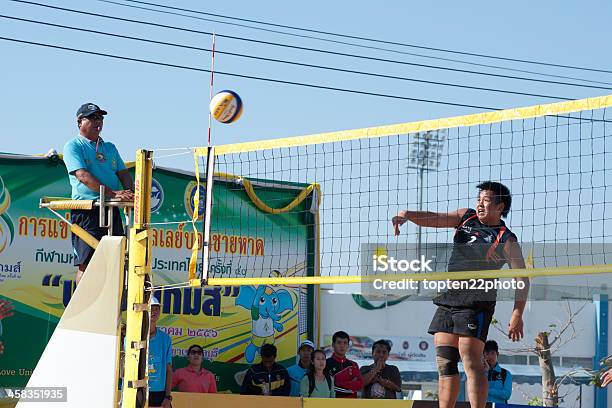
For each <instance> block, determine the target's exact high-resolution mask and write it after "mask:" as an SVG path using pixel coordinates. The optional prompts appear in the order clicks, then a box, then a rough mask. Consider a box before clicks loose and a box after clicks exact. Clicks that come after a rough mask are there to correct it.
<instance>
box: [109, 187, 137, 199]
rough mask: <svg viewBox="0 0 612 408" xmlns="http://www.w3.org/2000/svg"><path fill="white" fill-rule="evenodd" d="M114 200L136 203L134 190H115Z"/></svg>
mask: <svg viewBox="0 0 612 408" xmlns="http://www.w3.org/2000/svg"><path fill="white" fill-rule="evenodd" d="M112 198H118V199H120V200H121V201H134V193H133V192H132V190H114V191H113V195H112Z"/></svg>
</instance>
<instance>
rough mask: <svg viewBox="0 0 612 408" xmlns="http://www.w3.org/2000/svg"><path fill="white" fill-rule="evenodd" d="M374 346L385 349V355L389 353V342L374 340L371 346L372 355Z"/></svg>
mask: <svg viewBox="0 0 612 408" xmlns="http://www.w3.org/2000/svg"><path fill="white" fill-rule="evenodd" d="M376 346H383V347H386V348H387V353H390V352H391V342H390V341H389V340H382V339H381V340H376V341H375V342H374V344H372V353H374V349H375V348H376Z"/></svg>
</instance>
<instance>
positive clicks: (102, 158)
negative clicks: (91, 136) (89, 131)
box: [96, 136, 106, 162]
mask: <svg viewBox="0 0 612 408" xmlns="http://www.w3.org/2000/svg"><path fill="white" fill-rule="evenodd" d="M100 142H102V144H104V140H102V138H101V137H100V136H98V140H96V160H98V161H99V162H104V161H106V157H105V156H104V153H102V152H99V151H98V148H99V147H100Z"/></svg>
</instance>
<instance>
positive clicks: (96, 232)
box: [64, 103, 134, 284]
mask: <svg viewBox="0 0 612 408" xmlns="http://www.w3.org/2000/svg"><path fill="white" fill-rule="evenodd" d="M106 114H107V112H106V111H105V110H102V109H100V107H99V106H98V105H96V104H93V103H86V104H84V105H82V106H81V107H80V108H79V110H78V111H77V126H78V127H79V135H78V136H77V137H74V138H72V139H70V140H69V141H68V142H67V143H66V145H65V146H64V163H65V164H66V170H68V178H69V179H70V185H71V186H72V199H73V200H98V199H99V198H100V186H101V185H104V186H105V187H106V195H107V198H116V199H120V200H124V201H132V200H134V193H133V192H134V181H133V180H132V176H130V174H129V172H128V170H127V169H126V167H125V164H124V163H123V160H122V159H121V156H120V155H119V152H118V151H117V148H116V147H115V145H114V144H112V143H110V142H106V141H104V140H102V138H101V137H100V133H101V132H102V127H103V125H104V115H106ZM70 218H71V222H72V223H74V224H76V225H78V226H80V227H81V228H83V229H84V230H85V231H87V232H88V233H90V234H91V235H92V236H93V237H94V238H96V239H98V240H100V239H102V237H103V236H104V235H107V234H108V231H107V230H106V229H105V228H101V227H100V220H99V210H98V209H93V210H72V211H71V215H70ZM112 228H113V235H123V224H122V222H121V217H120V216H119V210H118V208H114V209H113V226H112ZM72 247H73V250H74V255H75V258H74V265H75V266H77V267H78V270H77V275H76V282H77V284H78V283H79V281H80V280H81V277H82V276H83V272H85V269H86V268H87V264H88V263H89V260H90V259H91V256H92V255H93V248H91V247H90V246H89V245H87V243H85V242H84V241H83V240H81V239H80V238H79V237H78V236H76V235H74V234H72Z"/></svg>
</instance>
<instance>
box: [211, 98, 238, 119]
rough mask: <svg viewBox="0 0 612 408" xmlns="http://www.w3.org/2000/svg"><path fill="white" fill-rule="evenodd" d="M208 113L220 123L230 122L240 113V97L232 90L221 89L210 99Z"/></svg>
mask: <svg viewBox="0 0 612 408" xmlns="http://www.w3.org/2000/svg"><path fill="white" fill-rule="evenodd" d="M210 113H211V114H212V116H213V118H215V120H217V121H219V122H221V123H232V122H235V121H237V120H238V118H240V115H242V99H240V96H238V94H237V93H236V92H234V91H229V90H225V91H221V92H219V93H217V94H216V95H215V96H214V97H213V98H212V99H211V101H210Z"/></svg>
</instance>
